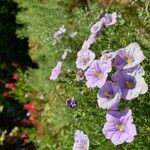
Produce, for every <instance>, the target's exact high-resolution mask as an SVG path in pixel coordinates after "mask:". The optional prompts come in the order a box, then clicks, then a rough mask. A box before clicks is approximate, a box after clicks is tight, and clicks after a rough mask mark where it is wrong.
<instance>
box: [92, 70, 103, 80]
mask: <svg viewBox="0 0 150 150" xmlns="http://www.w3.org/2000/svg"><path fill="white" fill-rule="evenodd" d="M93 75H94V76H95V77H98V78H99V79H101V78H102V73H101V72H96V71H93Z"/></svg>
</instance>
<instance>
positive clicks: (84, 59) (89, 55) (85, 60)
mask: <svg viewBox="0 0 150 150" xmlns="http://www.w3.org/2000/svg"><path fill="white" fill-rule="evenodd" d="M94 59H95V54H94V53H93V52H92V51H91V50H86V51H84V52H83V53H82V54H80V55H78V57H77V60H76V66H77V68H78V69H82V70H85V69H87V67H89V66H90V64H91V63H92V62H93V60H94Z"/></svg>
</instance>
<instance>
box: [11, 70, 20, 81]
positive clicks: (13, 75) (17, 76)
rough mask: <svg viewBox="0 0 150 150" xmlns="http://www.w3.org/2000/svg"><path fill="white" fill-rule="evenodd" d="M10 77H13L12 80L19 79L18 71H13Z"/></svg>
mask: <svg viewBox="0 0 150 150" xmlns="http://www.w3.org/2000/svg"><path fill="white" fill-rule="evenodd" d="M12 78H13V79H14V80H19V73H17V72H15V73H13V74H12Z"/></svg>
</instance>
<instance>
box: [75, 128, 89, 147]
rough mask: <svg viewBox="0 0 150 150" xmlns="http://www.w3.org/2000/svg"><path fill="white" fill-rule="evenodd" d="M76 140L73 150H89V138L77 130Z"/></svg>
mask: <svg viewBox="0 0 150 150" xmlns="http://www.w3.org/2000/svg"><path fill="white" fill-rule="evenodd" d="M74 140H75V143H74V145H73V150H89V138H88V136H87V135H86V134H84V133H83V131H81V130H76V132H75V136H74Z"/></svg>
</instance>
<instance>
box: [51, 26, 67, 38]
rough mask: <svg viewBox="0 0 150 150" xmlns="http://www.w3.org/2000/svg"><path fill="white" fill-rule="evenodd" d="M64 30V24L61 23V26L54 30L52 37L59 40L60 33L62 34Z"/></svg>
mask: <svg viewBox="0 0 150 150" xmlns="http://www.w3.org/2000/svg"><path fill="white" fill-rule="evenodd" d="M65 32H66V29H65V27H64V25H62V26H61V27H60V28H59V29H58V31H56V32H55V33H54V38H55V39H57V40H60V39H61V37H62V35H63V34H64V33H65Z"/></svg>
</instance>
